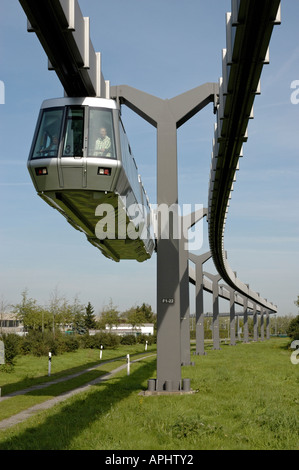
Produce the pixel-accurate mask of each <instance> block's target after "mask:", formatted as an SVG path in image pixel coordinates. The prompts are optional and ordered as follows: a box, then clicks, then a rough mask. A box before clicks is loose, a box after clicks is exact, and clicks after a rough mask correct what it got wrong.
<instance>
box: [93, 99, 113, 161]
mask: <svg viewBox="0 0 299 470" xmlns="http://www.w3.org/2000/svg"><path fill="white" fill-rule="evenodd" d="M88 133H89V139H88V156H89V157H100V158H116V156H115V142H114V131H113V120H112V112H111V110H110V109H103V108H90V110H89V129H88Z"/></svg>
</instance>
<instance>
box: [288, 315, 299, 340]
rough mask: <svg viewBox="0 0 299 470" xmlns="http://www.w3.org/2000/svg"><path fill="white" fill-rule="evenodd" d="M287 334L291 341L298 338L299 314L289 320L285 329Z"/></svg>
mask: <svg viewBox="0 0 299 470" xmlns="http://www.w3.org/2000/svg"><path fill="white" fill-rule="evenodd" d="M287 335H288V336H289V337H290V338H291V340H292V341H295V340H299V315H297V317H295V318H293V320H291V322H290V324H289V327H288V329H287Z"/></svg>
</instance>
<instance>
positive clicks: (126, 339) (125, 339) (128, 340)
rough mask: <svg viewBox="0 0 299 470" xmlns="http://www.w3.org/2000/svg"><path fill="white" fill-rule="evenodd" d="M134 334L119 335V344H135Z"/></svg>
mask: <svg viewBox="0 0 299 470" xmlns="http://www.w3.org/2000/svg"><path fill="white" fill-rule="evenodd" d="M136 343H137V340H136V336H134V335H125V336H122V337H121V340H120V344H126V345H128V346H131V345H133V344H136Z"/></svg>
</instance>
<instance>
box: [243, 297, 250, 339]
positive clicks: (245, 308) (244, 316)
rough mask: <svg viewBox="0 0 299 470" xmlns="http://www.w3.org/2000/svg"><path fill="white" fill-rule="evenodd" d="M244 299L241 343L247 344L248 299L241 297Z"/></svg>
mask: <svg viewBox="0 0 299 470" xmlns="http://www.w3.org/2000/svg"><path fill="white" fill-rule="evenodd" d="M243 299H244V304H243V305H244V306H243V312H244V314H243V322H244V326H243V343H248V342H249V334H248V298H247V297H243Z"/></svg>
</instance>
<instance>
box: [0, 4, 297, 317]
mask: <svg viewBox="0 0 299 470" xmlns="http://www.w3.org/2000/svg"><path fill="white" fill-rule="evenodd" d="M79 3H80V6H81V10H82V13H83V15H84V16H89V17H90V19H91V38H92V42H93V45H94V48H95V50H96V51H100V52H101V53H102V64H103V74H104V77H105V79H106V80H110V82H111V84H112V85H120V84H127V85H130V86H133V87H135V88H138V89H140V90H143V91H145V92H147V93H151V94H153V95H156V96H159V97H161V98H172V97H173V96H176V95H178V94H180V93H183V92H185V91H187V90H189V89H192V88H194V87H196V86H199V85H201V84H203V83H205V82H217V81H218V79H219V77H220V76H221V73H222V72H221V50H222V49H223V48H225V47H226V35H225V13H226V12H227V11H230V9H231V2H230V1H227V0H225V1H223V0H209V1H208V0H186V1H185V2H182V1H180V0H162V1H161V0H151V1H145V0H126V2H124V1H123V0H110V1H109V2H98V1H95V0H80V1H79ZM0 12H1V15H0V80H1V81H3V82H4V85H5V104H1V105H0V124H1V125H0V197H1V204H0V221H1V225H0V240H1V243H0V260H1V271H0V273H1V274H0V276H1V277H0V297H2V298H3V299H5V300H6V301H7V302H9V303H17V302H18V301H19V300H20V295H21V292H22V290H24V288H26V287H27V288H28V290H29V295H30V296H31V297H33V298H36V299H37V300H38V302H39V303H40V304H46V303H47V302H48V301H49V298H50V294H51V292H53V290H54V289H55V288H57V289H58V291H59V292H60V293H61V295H65V296H66V297H67V298H68V299H69V300H72V299H73V298H74V297H75V296H76V295H77V296H78V297H79V298H80V300H81V301H82V303H85V304H86V303H87V302H88V301H90V302H91V303H92V304H93V305H94V307H95V309H96V312H98V311H99V310H101V308H102V307H103V306H104V305H106V304H107V303H108V302H109V299H110V298H111V299H112V301H113V303H114V304H115V305H117V306H118V307H119V309H120V310H125V309H127V308H129V307H131V306H132V305H136V304H140V303H142V302H147V303H149V304H151V305H152V307H153V309H154V310H156V256H155V255H154V256H153V257H152V259H151V260H150V261H147V262H145V263H142V264H139V263H137V262H134V261H123V262H121V263H114V262H112V261H109V260H107V259H106V258H104V257H103V256H102V255H101V253H100V252H99V251H98V250H96V249H95V248H94V247H93V246H92V245H90V244H89V243H88V242H87V241H86V238H85V236H84V235H83V234H81V233H79V232H77V231H75V230H74V229H73V228H72V227H71V226H70V225H68V224H67V223H66V221H65V220H64V218H63V217H62V216H61V215H60V214H59V213H58V212H56V211H54V210H53V209H51V208H50V207H48V206H47V205H46V204H45V203H44V202H43V201H42V200H41V199H40V198H39V197H38V196H37V195H36V193H35V190H34V188H33V185H32V183H31V180H30V177H29V174H28V171H27V167H26V162H27V158H28V153H29V149H30V145H31V140H32V136H33V132H34V129H35V125H36V120H37V116H38V112H39V108H40V105H41V103H42V101H43V100H44V99H47V98H54V97H59V96H62V95H63V90H62V86H61V85H60V82H59V80H58V78H57V77H56V75H55V73H54V72H49V71H48V70H47V58H46V55H45V53H44V51H43V49H42V47H41V45H40V43H39V41H38V39H37V37H36V35H35V34H32V33H30V34H29V33H27V29H26V17H25V14H24V12H23V10H22V8H21V6H20V4H19V2H18V1H17V0H13V1H11V0H2V1H1V6H0ZM298 17H299V3H298V2H295V1H294V0H288V1H287V0H285V1H282V24H281V25H280V26H276V27H275V29H274V33H273V36H272V41H271V45H270V65H267V66H265V67H264V70H263V74H262V80H261V85H262V87H261V89H262V94H261V95H260V96H257V97H256V100H255V106H254V113H255V118H254V120H253V121H251V122H250V124H249V128H248V132H249V140H248V142H247V143H246V144H245V145H244V157H243V159H242V160H241V161H240V171H239V172H238V175H237V182H236V183H235V187H234V188H235V189H234V192H233V198H232V200H231V204H230V211H229V215H228V220H227V225H226V231H225V238H224V242H225V249H226V250H227V252H228V260H229V263H230V265H231V267H232V269H233V270H235V271H237V273H238V277H239V278H240V279H241V280H242V281H243V282H245V283H248V284H250V287H251V288H252V289H254V290H256V291H258V292H260V293H261V295H262V296H263V297H265V298H267V299H268V300H269V301H271V302H273V303H275V304H277V305H278V307H279V314H281V315H284V314H288V313H293V314H296V313H297V308H296V307H295V305H294V300H295V299H296V298H297V296H298V295H299V282H298V265H299V210H298V209H299V190H298V181H299V158H298V157H299V143H298V123H299V105H294V104H292V103H291V100H290V97H291V93H292V90H291V83H292V81H294V80H299V41H298V32H297V31H298V24H297V22H298ZM123 120H124V123H125V127H126V130H127V133H128V136H129V139H130V142H131V147H132V149H133V152H134V154H135V158H136V161H137V164H138V167H139V170H140V173H141V175H142V179H143V182H144V185H145V187H146V190H147V192H148V194H149V197H150V200H151V202H152V203H155V202H156V131H155V129H154V128H152V127H151V126H150V125H149V124H148V123H146V122H144V121H143V120H142V119H141V118H139V117H138V116H136V115H134V113H133V112H132V111H130V110H127V109H126V108H123ZM214 122H215V116H214V114H213V112H212V105H210V106H208V107H207V108H206V109H204V110H203V111H202V112H201V113H199V114H198V115H197V116H196V117H194V118H193V119H192V120H190V121H189V122H188V123H186V124H185V125H184V126H183V127H181V128H180V129H179V131H178V159H179V160H178V164H179V201H180V204H193V205H195V204H203V205H204V206H206V205H207V197H208V180H209V169H210V159H211V151H212V139H213V128H214ZM203 228H204V232H203V246H202V249H201V252H205V251H207V250H208V242H207V224H206V222H204V223H203ZM205 268H206V270H208V271H210V272H215V269H214V267H213V263H212V262H211V261H210V262H208V263H207V264H206V267H205ZM190 293H191V306H192V309H193V308H194V289H193V288H192V287H191V288H190ZM221 308H222V310H223V311H224V310H225V311H228V304H227V302H225V301H222V302H221ZM205 309H206V310H208V311H211V309H212V306H211V296H210V295H208V294H205Z"/></svg>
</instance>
